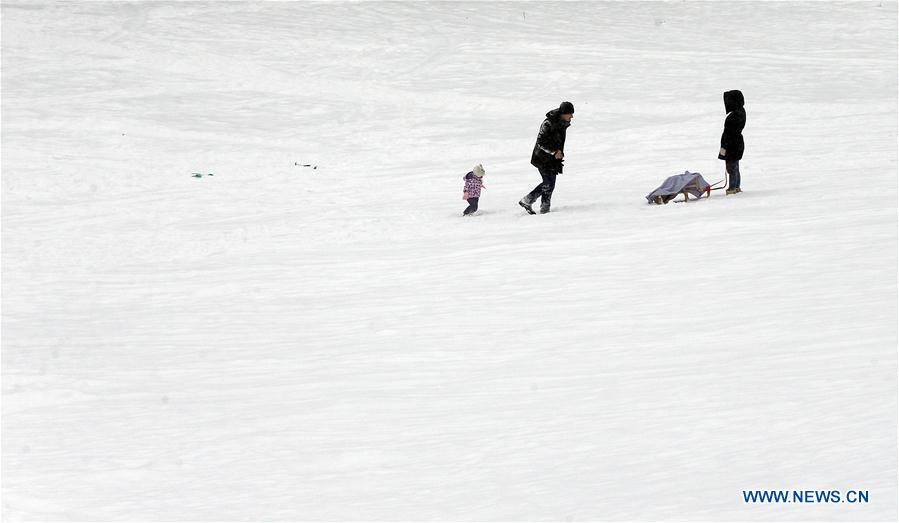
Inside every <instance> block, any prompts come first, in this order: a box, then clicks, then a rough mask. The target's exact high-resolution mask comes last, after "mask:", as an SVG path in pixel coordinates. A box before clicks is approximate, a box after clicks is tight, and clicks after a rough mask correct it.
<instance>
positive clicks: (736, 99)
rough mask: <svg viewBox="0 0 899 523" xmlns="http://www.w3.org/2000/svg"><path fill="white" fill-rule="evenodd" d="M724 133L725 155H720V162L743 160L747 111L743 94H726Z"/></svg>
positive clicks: (723, 145) (722, 137) (722, 139)
mask: <svg viewBox="0 0 899 523" xmlns="http://www.w3.org/2000/svg"><path fill="white" fill-rule="evenodd" d="M724 110H725V112H727V118H726V119H725V120H724V132H723V133H722V134H721V148H722V149H724V151H725V154H723V155H722V154H720V153H719V154H718V159H719V160H725V161H728V162H735V161H737V160H740V159H742V158H743V127H745V126H746V110H745V109H743V93H741V92H740V91H727V92H726V93H724Z"/></svg>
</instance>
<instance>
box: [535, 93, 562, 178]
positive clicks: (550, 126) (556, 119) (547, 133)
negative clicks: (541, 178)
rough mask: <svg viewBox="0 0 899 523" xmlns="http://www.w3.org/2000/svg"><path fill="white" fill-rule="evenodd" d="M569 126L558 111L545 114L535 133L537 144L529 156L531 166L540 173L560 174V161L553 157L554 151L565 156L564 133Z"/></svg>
mask: <svg viewBox="0 0 899 523" xmlns="http://www.w3.org/2000/svg"><path fill="white" fill-rule="evenodd" d="M570 125H571V124H570V123H569V122H566V121H565V120H563V119H562V115H561V113H560V112H559V110H558V109H553V110H552V111H550V112H548V113H546V120H543V124H542V125H541V126H540V132H539V133H537V143H536V144H534V152H533V153H532V154H531V165H533V166H534V167H536V168H538V169H540V170H541V171H550V172H553V173H556V174H558V173H561V172H562V160H557V159H556V157H555V156H554V153H555V152H556V151H562V154H565V132H566V130H567V129H568V127H569V126H570Z"/></svg>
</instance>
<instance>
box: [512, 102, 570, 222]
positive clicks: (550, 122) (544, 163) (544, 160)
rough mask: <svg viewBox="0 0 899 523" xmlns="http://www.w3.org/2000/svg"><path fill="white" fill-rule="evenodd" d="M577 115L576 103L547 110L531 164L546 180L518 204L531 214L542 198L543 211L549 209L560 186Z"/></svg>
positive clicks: (567, 103) (541, 208)
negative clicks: (568, 135) (570, 129)
mask: <svg viewBox="0 0 899 523" xmlns="http://www.w3.org/2000/svg"><path fill="white" fill-rule="evenodd" d="M572 118H574V105H573V104H572V103H571V102H562V103H561V104H560V105H559V108H558V109H553V110H552V111H549V112H548V113H546V119H545V120H543V124H542V125H540V131H539V132H538V133H537V143H535V144H534V151H533V152H532V153H531V165H533V166H534V167H536V168H537V171H538V172H539V173H540V177H541V178H542V179H543V180H542V181H541V182H540V185H538V186H537V187H534V190H533V191H531V192H529V193H528V194H527V195H525V197H524V198H522V199H521V200H519V202H518V205H521V206H522V207H524V209H525V210H526V211H527V212H528V213H529V214H536V213H535V212H534V209H533V208H531V205H533V204H534V202H536V201H537V198H540V199H541V200H540V213H541V214H546V213H548V212H549V207H550V204H551V202H552V195H553V190H555V188H556V176H557V175H559V174H561V173H562V163H563V160H564V158H565V134H566V131H567V129H568V127H569V126H570V125H571V119H572Z"/></svg>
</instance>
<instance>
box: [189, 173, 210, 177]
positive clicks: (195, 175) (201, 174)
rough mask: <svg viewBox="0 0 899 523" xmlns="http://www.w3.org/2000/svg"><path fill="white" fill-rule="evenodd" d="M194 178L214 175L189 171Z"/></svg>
mask: <svg viewBox="0 0 899 523" xmlns="http://www.w3.org/2000/svg"><path fill="white" fill-rule="evenodd" d="M190 174H192V175H193V177H194V178H202V177H203V176H215V174H213V173H208V174H205V175H204V174H203V173H190Z"/></svg>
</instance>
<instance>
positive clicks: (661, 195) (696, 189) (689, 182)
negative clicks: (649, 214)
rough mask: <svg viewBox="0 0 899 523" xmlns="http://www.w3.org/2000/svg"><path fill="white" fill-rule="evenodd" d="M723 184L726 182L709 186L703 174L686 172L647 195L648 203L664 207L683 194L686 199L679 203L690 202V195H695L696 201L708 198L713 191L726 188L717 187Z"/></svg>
mask: <svg viewBox="0 0 899 523" xmlns="http://www.w3.org/2000/svg"><path fill="white" fill-rule="evenodd" d="M722 182H724V180H721V181H720V182H715V183H714V184H709V182H707V181H705V178H703V177H702V175H701V174H699V173H691V172H690V171H684V174H675V175H674V176H669V177H668V178H666V179H665V181H664V182H662V185H660V186H658V188H656V190H654V191H652V192H651V193H649V194H647V195H646V203H649V204H656V205H664V204H666V203H668V202H670V201H671V200H674V198H676V197H677V195H679V194H683V195H684V199H683V200H676V202H678V203H679V202H686V201H690V195H693V198H694V199H696V200H698V199H700V198H702V195H703V194H704V195H705V197H706V198H708V197H709V196H711V194H712V191H715V190H718V189H723V188H724V186H721V187H717V185H718V184H720V183H722Z"/></svg>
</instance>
